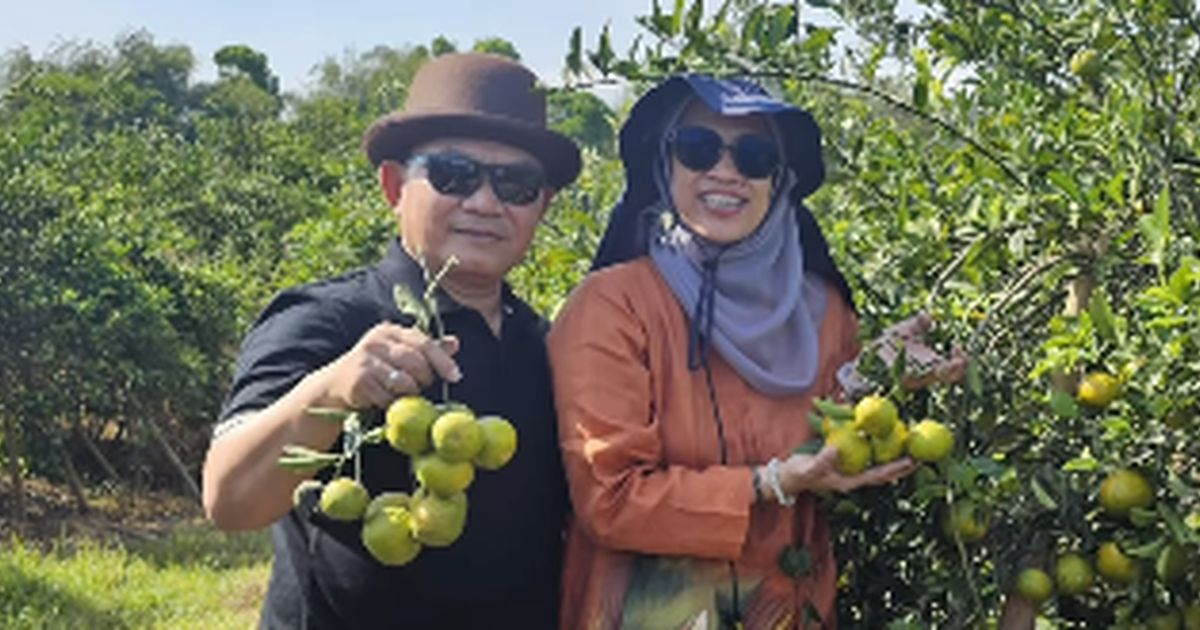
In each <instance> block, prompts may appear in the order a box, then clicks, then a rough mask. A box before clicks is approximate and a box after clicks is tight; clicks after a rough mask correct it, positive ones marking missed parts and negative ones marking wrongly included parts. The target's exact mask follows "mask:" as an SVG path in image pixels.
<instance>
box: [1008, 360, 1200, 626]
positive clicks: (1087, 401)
mask: <svg viewBox="0 0 1200 630" xmlns="http://www.w3.org/2000/svg"><path fill="white" fill-rule="evenodd" d="M1120 394H1121V382H1120V379H1118V378H1117V377H1115V376H1113V375H1111V374H1108V373H1105V372H1092V373H1090V374H1087V375H1086V376H1084V378H1083V379H1082V380H1081V381H1080V383H1079V387H1078V389H1077V390H1076V398H1077V399H1078V400H1079V402H1080V403H1082V404H1083V405H1085V406H1086V407H1088V408H1091V409H1094V410H1100V409H1104V408H1105V407H1107V406H1108V405H1110V404H1111V403H1112V402H1113V401H1115V400H1116V399H1117V398H1118V397H1119V396H1120ZM1097 499H1098V502H1099V505H1100V508H1101V510H1102V512H1103V513H1104V514H1105V515H1106V516H1108V517H1110V518H1112V519H1114V520H1115V521H1116V522H1118V523H1121V522H1124V521H1127V520H1129V519H1130V517H1131V515H1132V514H1133V513H1134V512H1135V511H1137V510H1147V509H1149V508H1151V507H1152V506H1153V505H1154V501H1155V490H1154V486H1153V485H1152V484H1151V482H1150V481H1149V480H1148V479H1147V478H1146V477H1145V476H1144V475H1143V474H1142V473H1140V472H1138V471H1136V470H1132V469H1129V468H1119V469H1116V470H1114V471H1112V472H1110V473H1109V474H1108V475H1107V476H1106V477H1105V478H1104V480H1103V481H1102V482H1101V484H1100V487H1099V490H1098V492H1097ZM1128 551H1129V550H1127V549H1125V548H1124V547H1123V546H1122V542H1121V541H1120V540H1116V539H1108V540H1104V541H1103V542H1101V543H1100V545H1099V547H1098V548H1097V549H1096V553H1095V562H1094V564H1093V562H1090V561H1089V560H1088V559H1087V557H1085V556H1084V555H1082V554H1081V553H1079V552H1077V551H1069V552H1066V553H1063V554H1060V555H1059V556H1058V557H1057V558H1054V559H1053V566H1052V568H1051V571H1047V570H1046V569H1047V567H1046V566H1044V565H1043V566H1030V567H1026V568H1024V569H1022V570H1021V572H1020V573H1019V574H1018V575H1017V580H1016V583H1015V590H1016V592H1017V593H1018V594H1020V595H1021V596H1022V597H1024V598H1025V599H1028V600H1030V601H1031V602H1033V603H1034V604H1037V605H1040V604H1042V603H1044V602H1046V601H1047V600H1049V599H1050V598H1051V597H1053V596H1054V595H1055V594H1056V593H1057V594H1058V595H1064V596H1078V595H1082V594H1084V593H1086V592H1088V591H1089V590H1090V589H1091V588H1092V587H1093V585H1094V584H1095V582H1096V579H1095V577H1096V575H1097V574H1098V575H1099V576H1100V577H1101V578H1103V579H1104V580H1105V581H1106V582H1107V583H1108V584H1110V585H1111V586H1113V587H1114V588H1125V587H1129V586H1132V585H1133V584H1135V583H1136V582H1138V581H1139V580H1141V579H1143V578H1144V576H1146V575H1147V574H1151V573H1152V575H1153V576H1154V577H1155V579H1157V580H1158V582H1159V583H1161V584H1162V585H1164V586H1168V587H1169V586H1171V585H1172V584H1174V583H1176V582H1179V581H1180V580H1183V579H1185V578H1186V576H1187V573H1188V571H1189V570H1192V569H1193V568H1194V567H1195V563H1196V558H1194V557H1193V556H1194V555H1195V554H1194V553H1193V552H1192V551H1191V550H1190V549H1188V547H1186V546H1183V545H1180V544H1176V543H1173V542H1172V543H1168V544H1165V545H1162V546H1161V548H1160V549H1158V550H1157V552H1156V553H1154V555H1152V556H1151V557H1150V558H1153V567H1152V568H1153V571H1152V572H1151V570H1150V569H1151V566H1150V565H1151V561H1150V558H1146V559H1144V560H1143V558H1144V557H1145V556H1144V555H1142V554H1138V555H1137V556H1135V555H1131V554H1129V553H1128ZM1051 572H1052V573H1053V577H1052V576H1051ZM1146 625H1147V627H1150V628H1175V629H1179V628H1183V629H1184V630H1200V603H1192V604H1190V605H1186V606H1183V607H1181V608H1179V609H1176V610H1160V611H1159V612H1158V613H1157V614H1155V615H1154V616H1152V617H1150V618H1148V619H1147V620H1146Z"/></svg>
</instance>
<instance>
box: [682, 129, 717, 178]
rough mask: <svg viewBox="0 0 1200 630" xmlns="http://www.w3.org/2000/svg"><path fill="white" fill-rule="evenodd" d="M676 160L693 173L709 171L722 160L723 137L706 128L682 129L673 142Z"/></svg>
mask: <svg viewBox="0 0 1200 630" xmlns="http://www.w3.org/2000/svg"><path fill="white" fill-rule="evenodd" d="M671 146H672V147H673V148H674V150H675V159H677V160H679V163H680V164H682V165H684V166H685V167H687V168H688V169H690V170H693V171H707V170H708V169H710V168H712V167H714V166H716V165H717V162H719V161H720V160H721V146H722V142H721V136H719V135H717V132H715V131H713V130H711V129H706V128H704V127H681V128H679V129H676V130H675V137H674V139H673V140H672V142H671Z"/></svg>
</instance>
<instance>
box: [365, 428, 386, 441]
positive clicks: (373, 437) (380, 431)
mask: <svg viewBox="0 0 1200 630" xmlns="http://www.w3.org/2000/svg"><path fill="white" fill-rule="evenodd" d="M383 439H384V427H382V426H378V427H375V428H374V429H371V430H369V431H367V432H366V433H363V434H362V440H361V442H362V443H363V444H379V443H381V442H383Z"/></svg>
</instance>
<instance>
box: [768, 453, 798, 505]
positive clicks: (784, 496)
mask: <svg viewBox="0 0 1200 630" xmlns="http://www.w3.org/2000/svg"><path fill="white" fill-rule="evenodd" d="M767 485H768V486H770V487H771V491H772V492H774V493H775V500H776V501H779V505H782V506H784V507H791V506H793V505H795V504H796V497H794V496H792V495H790V494H788V493H786V492H784V491H783V484H781V483H779V460H778V459H776V458H774V457H772V458H771V461H769V462H767Z"/></svg>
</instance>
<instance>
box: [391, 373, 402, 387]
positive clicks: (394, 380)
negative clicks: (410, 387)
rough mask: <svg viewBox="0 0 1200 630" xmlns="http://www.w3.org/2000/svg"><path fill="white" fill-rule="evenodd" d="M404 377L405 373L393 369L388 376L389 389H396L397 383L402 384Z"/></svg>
mask: <svg viewBox="0 0 1200 630" xmlns="http://www.w3.org/2000/svg"><path fill="white" fill-rule="evenodd" d="M402 376H404V372H401V371H400V370H396V369H393V370H392V371H391V372H388V375H387V386H388V387H395V386H396V383H399V382H400V378H401V377H402Z"/></svg>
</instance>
